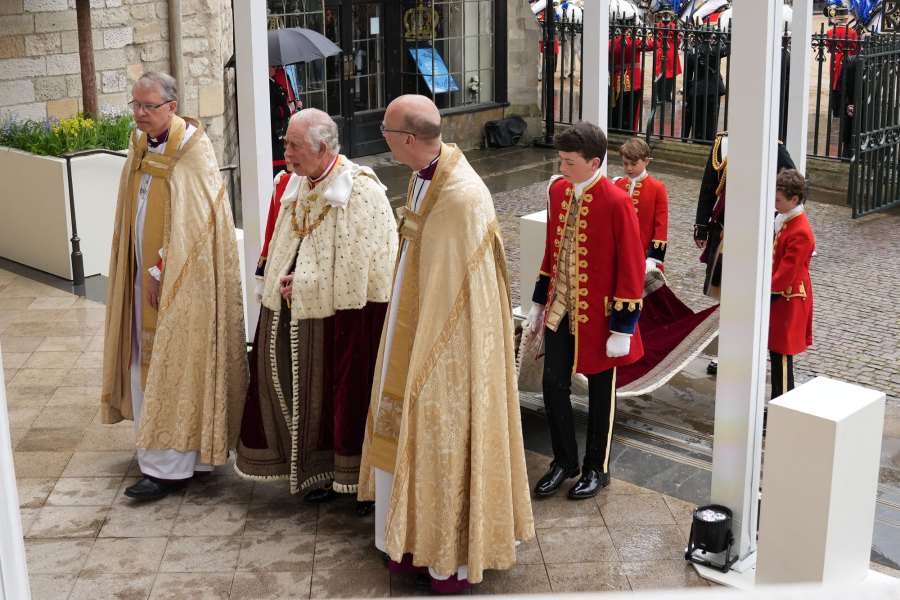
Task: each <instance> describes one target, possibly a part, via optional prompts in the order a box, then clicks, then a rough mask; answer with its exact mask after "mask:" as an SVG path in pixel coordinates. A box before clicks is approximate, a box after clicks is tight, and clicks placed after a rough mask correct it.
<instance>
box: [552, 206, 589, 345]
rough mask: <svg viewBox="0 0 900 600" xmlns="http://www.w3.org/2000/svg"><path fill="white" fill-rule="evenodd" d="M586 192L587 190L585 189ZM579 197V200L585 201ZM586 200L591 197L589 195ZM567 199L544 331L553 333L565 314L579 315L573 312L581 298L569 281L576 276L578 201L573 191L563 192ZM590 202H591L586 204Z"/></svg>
mask: <svg viewBox="0 0 900 600" xmlns="http://www.w3.org/2000/svg"><path fill="white" fill-rule="evenodd" d="M585 192H587V189H585ZM584 196H585V193H584V192H583V193H582V196H581V198H584ZM588 196H590V195H589V194H588ZM566 197H567V198H568V200H569V206H568V207H567V210H568V213H567V215H566V229H565V232H564V233H563V238H562V248H561V249H560V252H559V261H558V262H557V264H556V281H555V282H554V285H553V296H552V298H551V301H550V303H549V304H550V308H549V310H548V311H547V323H546V325H547V328H548V329H550V330H551V331H556V330H557V328H558V327H559V324H560V322H561V321H562V319H563V317H564V316H565V315H566V314H569V315H575V314H578V311H577V310H576V308H577V306H578V302H579V300H580V298H579V297H578V296H576V294H578V285H577V283H576V282H575V281H574V280H573V279H572V278H573V276H574V275H575V274H576V273H578V264H577V263H578V259H579V255H578V254H576V253H575V235H576V234H577V233H578V217H579V215H580V214H581V198H575V197H574V191H573V190H572V188H569V189H568V190H566ZM588 201H590V200H588ZM569 333H571V334H572V335H575V320H574V319H572V318H570V319H569Z"/></svg>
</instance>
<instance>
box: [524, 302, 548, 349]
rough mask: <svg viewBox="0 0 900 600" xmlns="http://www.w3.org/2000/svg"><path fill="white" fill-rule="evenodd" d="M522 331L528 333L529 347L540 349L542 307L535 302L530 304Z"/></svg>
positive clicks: (542, 330) (542, 327) (542, 331)
mask: <svg viewBox="0 0 900 600" xmlns="http://www.w3.org/2000/svg"><path fill="white" fill-rule="evenodd" d="M523 329H525V330H527V331H528V334H529V335H530V336H531V343H530V344H529V347H532V348H534V347H538V348H539V347H540V345H541V342H542V341H543V339H544V305H543V304H538V303H537V302H534V303H532V305H531V310H530V311H528V316H527V317H525V324H524V325H523Z"/></svg>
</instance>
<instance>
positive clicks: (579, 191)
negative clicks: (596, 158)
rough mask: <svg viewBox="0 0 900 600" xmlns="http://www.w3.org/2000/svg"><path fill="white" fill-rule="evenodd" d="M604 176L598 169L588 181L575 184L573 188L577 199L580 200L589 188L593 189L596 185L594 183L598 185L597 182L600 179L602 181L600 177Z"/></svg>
mask: <svg viewBox="0 0 900 600" xmlns="http://www.w3.org/2000/svg"><path fill="white" fill-rule="evenodd" d="M602 175H603V174H602V173H601V172H600V169H599V168H598V169H597V170H596V171H594V174H593V175H591V176H590V177H588V178H587V179H586V180H584V181H582V182H581V183H576V184H573V187H574V188H575V197H576V198H580V197H581V194H583V193H584V190H586V189H588V188H589V187H591V186H592V185H594V183H596V181H597V180H598V179H600V177H601V176H602Z"/></svg>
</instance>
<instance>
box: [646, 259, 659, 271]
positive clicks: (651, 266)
mask: <svg viewBox="0 0 900 600" xmlns="http://www.w3.org/2000/svg"><path fill="white" fill-rule="evenodd" d="M646 264H647V270H646V271H644V272H645V273H649V272H650V271H652V270H653V269H658V268H659V263H658V262H657V261H655V260H653V259H652V258H648V259H647V263H646Z"/></svg>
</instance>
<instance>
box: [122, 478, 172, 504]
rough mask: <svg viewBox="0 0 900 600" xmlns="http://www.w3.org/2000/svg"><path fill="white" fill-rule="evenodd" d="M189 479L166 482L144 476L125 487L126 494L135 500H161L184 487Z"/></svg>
mask: <svg viewBox="0 0 900 600" xmlns="http://www.w3.org/2000/svg"><path fill="white" fill-rule="evenodd" d="M186 483H187V480H186V479H185V480H182V481H173V482H164V481H159V480H157V479H150V478H149V477H144V478H143V479H141V480H140V481H138V482H137V483H135V484H134V485H130V486H128V487H127V488H125V495H126V496H128V497H129V498H134V499H135V500H141V501H142V502H148V501H151V500H161V499H163V498H165V497H166V496H168V495H169V494H171V493H172V492H176V491H178V490H180V489H182V488H184V486H185V484H186Z"/></svg>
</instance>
